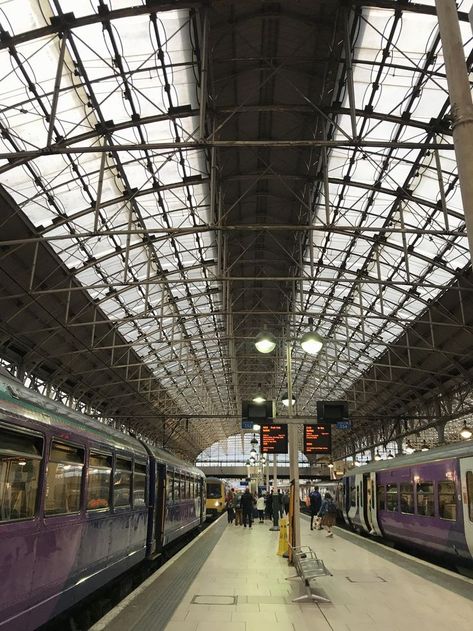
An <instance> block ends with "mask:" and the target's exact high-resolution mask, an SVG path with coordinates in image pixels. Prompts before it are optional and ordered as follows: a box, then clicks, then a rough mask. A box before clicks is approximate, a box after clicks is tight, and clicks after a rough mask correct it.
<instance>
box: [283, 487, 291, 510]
mask: <svg viewBox="0 0 473 631" xmlns="http://www.w3.org/2000/svg"><path fill="white" fill-rule="evenodd" d="M290 502H291V498H290V497H289V491H286V492H285V493H284V495H283V497H282V503H283V506H284V512H285V513H286V515H289V504H290Z"/></svg>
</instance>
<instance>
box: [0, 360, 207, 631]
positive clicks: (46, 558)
mask: <svg viewBox="0 0 473 631" xmlns="http://www.w3.org/2000/svg"><path fill="white" fill-rule="evenodd" d="M204 479H205V476H204V475H203V474H202V472H201V471H199V469H196V468H195V467H193V466H191V465H189V464H187V463H185V462H183V461H181V460H179V459H178V458H176V457H174V456H172V455H171V454H168V453H167V452H165V451H164V450H160V449H157V448H154V447H150V446H148V445H144V444H142V443H141V442H140V441H139V440H136V439H135V438H133V437H131V436H128V435H126V434H122V433H121V432H118V431H116V430H113V429H112V428H109V427H107V426H105V425H101V424H100V423H97V422H95V421H93V420H92V419H90V418H88V417H86V416H84V415H81V414H77V413H75V412H73V411H72V410H70V409H69V408H67V407H65V406H63V405H62V404H60V403H56V402H54V401H51V400H50V399H47V398H46V397H43V396H41V395H39V394H37V393H34V392H32V391H30V390H28V389H27V388H25V387H24V386H23V385H22V384H20V383H19V382H17V381H16V380H15V379H13V378H11V377H10V376H9V375H8V376H7V375H4V374H3V372H2V374H0V574H1V576H2V590H0V629H1V630H2V631H4V630H5V631H6V630H8V631H16V630H18V631H19V630H21V631H27V630H29V629H35V628H37V627H38V626H40V625H41V624H43V623H45V622H46V621H48V620H50V619H51V618H53V617H54V616H56V615H58V614H59V613H61V612H62V611H64V610H65V609H68V608H69V607H71V606H72V605H73V604H75V603H76V602H78V601H79V600H81V599H82V598H84V597H85V596H87V595H88V594H90V593H92V592H93V591H95V590H96V589H98V588H99V587H102V586H103V585H104V584H106V583H108V582H109V581H110V580H112V579H113V578H115V577H116V576H118V575H119V574H121V573H123V572H124V571H126V570H127V569H129V568H131V567H132V566H134V565H136V564H138V563H140V562H142V561H144V560H145V559H147V558H153V557H155V556H156V555H158V554H159V553H160V552H161V550H162V549H163V547H164V546H165V545H166V544H168V543H169V542H171V541H173V540H174V539H176V538H177V537H180V536H181V535H182V534H184V533H186V532H188V531H190V530H192V529H194V528H196V527H197V526H199V525H200V524H201V523H202V522H203V520H204V519H205V507H204V496H205V492H204V482H203V481H204Z"/></svg>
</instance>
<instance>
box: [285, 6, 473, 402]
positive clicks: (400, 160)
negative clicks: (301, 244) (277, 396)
mask: <svg viewBox="0 0 473 631" xmlns="http://www.w3.org/2000/svg"><path fill="white" fill-rule="evenodd" d="M423 4H430V5H434V1H433V0H432V1H431V2H425V3H423ZM470 5H471V2H463V3H461V7H460V8H461V9H462V10H464V11H465V10H466V11H468V10H469V9H470ZM461 30H462V35H463V39H464V43H465V54H466V56H467V57H468V54H469V52H470V51H471V40H472V37H471V26H470V24H469V23H465V22H463V23H461ZM352 69H353V86H354V99H355V100H354V106H355V107H356V110H357V111H360V110H362V111H363V115H357V116H355V120H354V124H355V126H356V130H355V131H356V136H357V137H358V138H359V139H360V140H366V141H370V140H372V141H393V143H395V145H400V144H401V143H402V142H415V143H419V145H420V146H419V148H410V149H405V148H402V146H394V147H387V148H379V147H377V148H373V149H370V148H351V147H350V148H335V149H333V150H330V151H329V152H328V168H327V172H328V181H327V183H326V188H325V189H324V188H323V187H319V189H318V191H317V196H316V200H317V202H316V206H315V221H314V226H316V228H317V231H314V232H313V233H312V239H309V241H308V243H307V247H306V251H305V259H306V262H305V266H304V267H305V271H306V273H307V276H309V277H311V280H310V281H304V282H303V288H302V292H303V301H304V306H305V308H306V309H307V310H308V311H309V312H314V314H320V315H318V317H314V325H315V328H316V330H317V331H318V332H319V333H320V334H321V335H322V336H323V337H325V339H326V344H325V346H324V349H323V351H322V352H321V355H320V356H319V357H318V358H317V360H315V362H313V361H312V362H308V361H307V359H306V358H303V357H302V356H301V355H300V354H299V355H297V358H298V360H299V364H298V380H299V384H300V386H301V387H302V388H303V393H304V395H305V396H304V395H303V396H301V397H300V399H301V403H302V406H305V408H306V409H307V408H308V407H309V408H310V407H311V402H312V404H313V397H314V395H315V394H316V396H317V398H322V399H330V398H338V397H341V396H344V395H345V393H346V392H347V390H349V388H350V387H351V386H352V384H353V383H354V382H355V381H356V379H357V377H359V376H361V374H362V373H363V372H364V371H365V370H366V368H367V367H368V366H369V365H370V364H371V363H372V362H373V361H374V360H376V358H378V357H379V356H380V355H381V354H382V353H383V352H385V351H386V349H387V347H388V345H389V343H391V342H393V341H395V340H396V339H397V338H398V337H399V336H400V334H401V333H402V331H403V330H404V329H406V328H407V327H409V326H410V325H411V324H412V323H413V322H414V321H415V319H416V318H417V317H418V316H419V315H420V314H421V313H422V312H423V311H424V310H425V309H426V306H427V304H428V301H430V300H433V299H435V298H436V297H438V296H439V294H440V293H441V292H443V291H444V289H445V287H446V286H448V285H449V284H451V283H452V282H453V281H454V279H455V277H456V274H457V271H458V270H461V269H463V268H465V267H467V266H468V265H469V264H470V253H469V250H468V243H467V238H466V234H465V224H464V217H463V208H462V202H461V197H460V189H459V185H458V178H457V172H456V162H455V154H454V152H453V150H450V149H439V150H434V149H430V148H429V147H428V146H427V145H428V144H429V143H432V142H438V143H447V144H451V132H450V131H447V132H445V133H442V132H441V131H435V125H432V124H431V123H432V121H442V120H443V119H444V118H445V116H446V114H447V113H448V111H449V105H448V92H447V84H446V78H445V68H444V60H443V54H442V49H441V45H440V39H439V33H438V26H437V18H436V16H434V15H432V16H429V15H422V16H419V15H418V14H416V13H408V12H405V13H403V14H402V16H401V17H399V14H397V12H396V10H395V8H392V9H386V8H376V7H365V8H363V12H362V16H361V19H360V22H359V25H358V29H357V31H356V34H355V37H354V41H353V48H352ZM336 99H337V100H338V101H340V102H341V106H342V108H347V109H349V108H350V94H349V89H348V84H347V83H345V84H344V85H343V86H342V87H341V88H340V89H339V92H338V94H337V97H336ZM367 112H368V115H367ZM370 113H371V114H372V115H371V116H370ZM383 117H386V118H387V119H388V120H384V119H383ZM351 124H352V122H351V117H350V115H349V114H344V115H339V116H337V117H334V119H333V120H332V121H331V125H330V128H329V135H330V136H331V137H332V138H334V139H346V138H350V137H352V134H353V128H352V127H351ZM325 194H326V195H327V200H328V202H329V203H328V205H327V204H326V203H325V202H326V201H327V200H326V199H325ZM311 250H312V251H311ZM303 322H304V318H302V317H300V318H298V319H297V320H296V325H297V327H298V328H301V329H302V328H303V326H304V324H303Z"/></svg>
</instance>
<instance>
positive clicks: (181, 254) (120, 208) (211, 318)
mask: <svg viewBox="0 0 473 631" xmlns="http://www.w3.org/2000/svg"><path fill="white" fill-rule="evenodd" d="M133 4H134V3H131V2H109V3H102V10H105V9H106V8H107V7H109V8H110V9H112V10H113V9H120V8H122V7H127V6H133ZM19 5H20V2H15V3H12V2H0V21H1V24H2V29H3V30H6V31H8V32H9V33H10V34H19V33H24V32H28V31H32V30H34V29H38V28H40V27H42V26H44V25H46V24H48V23H49V18H50V16H58V15H61V14H67V13H68V12H71V11H72V12H74V16H75V18H80V17H81V16H83V15H90V14H91V13H92V14H93V12H95V11H97V10H98V9H97V7H96V6H95V4H94V3H89V2H82V3H77V2H69V1H61V2H50V3H42V4H40V3H37V2H21V5H22V6H21V7H20V6H19ZM99 8H100V7H99ZM193 29H194V24H193V23H192V20H191V17H190V12H189V11H188V10H181V11H167V12H163V13H159V14H151V19H150V15H149V13H148V11H145V12H143V13H142V14H138V15H134V16H130V15H127V16H126V17H123V18H118V19H114V20H113V21H111V22H110V23H109V24H107V23H104V24H102V23H100V22H96V23H92V24H87V25H84V26H81V27H80V28H79V27H76V28H73V29H72V30H71V31H69V34H68V37H67V41H65V40H64V38H60V37H58V36H56V35H53V36H50V35H47V36H45V37H37V38H34V39H32V40H31V41H27V42H25V43H22V44H18V45H16V46H15V48H14V54H11V51H9V50H8V49H3V50H2V51H1V54H0V68H1V69H2V70H1V71H0V93H1V95H2V97H1V104H0V108H1V109H0V117H1V118H0V120H1V121H2V129H3V130H5V131H4V133H3V137H2V138H1V139H0V146H1V151H3V152H8V153H14V152H15V151H18V150H30V149H31V150H33V149H38V148H41V147H45V146H47V145H48V144H50V143H49V142H48V140H52V142H53V143H54V142H58V143H60V144H62V145H64V146H66V147H74V146H77V145H80V147H85V148H86V149H88V151H87V153H82V152H78V153H74V154H67V153H66V154H64V155H48V156H47V157H39V158H37V159H35V160H34V161H29V162H27V163H26V164H23V165H21V166H17V167H16V168H11V164H10V163H9V161H8V160H6V159H2V160H1V161H0V169H1V167H3V169H1V171H2V172H1V176H0V182H1V183H2V185H3V186H4V187H5V189H6V190H7V191H8V192H9V193H10V195H11V196H12V197H13V199H14V200H15V201H16V202H17V203H18V206H19V208H20V209H21V211H22V212H23V213H25V215H26V216H27V217H28V219H29V221H30V222H31V223H32V224H33V225H34V227H35V228H36V229H37V230H38V232H39V234H40V235H41V236H42V237H43V238H44V239H47V240H49V242H50V243H51V245H52V247H53V248H54V249H55V251H56V252H57V253H58V255H59V256H60V258H61V259H62V261H63V262H64V263H65V265H66V266H67V267H68V268H69V270H71V271H72V272H73V273H74V274H75V276H76V278H77V279H78V280H79V281H80V283H81V284H82V285H83V286H84V287H86V288H87V290H88V292H89V294H90V296H91V297H92V298H93V299H94V300H95V301H96V302H97V303H98V304H100V307H101V309H102V310H103V311H104V312H105V314H106V315H107V316H108V317H109V318H110V320H111V321H112V322H116V323H117V324H116V329H117V331H118V332H120V333H121V334H123V336H124V337H125V339H126V340H128V341H129V342H130V344H131V347H132V348H133V349H134V350H135V351H136V352H137V353H138V354H139V355H140V356H141V357H142V358H143V360H144V361H145V362H146V364H147V365H148V366H149V367H151V368H152V369H153V370H155V371H156V374H159V379H160V381H161V383H162V385H163V386H164V387H165V388H166V389H167V390H168V391H169V393H170V394H171V396H172V397H173V399H174V400H175V402H176V403H177V404H178V405H180V406H182V407H184V408H188V407H189V406H190V407H191V408H192V409H193V410H194V411H195V412H204V411H207V412H209V413H211V412H212V407H213V406H215V407H216V408H219V409H220V407H221V405H222V396H223V395H222V394H221V393H220V390H219V388H218V387H217V383H220V384H221V383H222V382H224V379H223V375H224V372H225V360H224V358H223V350H222V346H223V344H222V343H221V340H220V339H219V338H220V330H221V325H220V321H219V317H218V316H216V315H213V312H218V311H219V308H220V301H221V298H220V291H219V286H218V284H217V283H216V282H215V281H214V280H212V277H213V276H215V237H214V235H213V234H212V233H210V232H208V231H205V232H195V231H194V230H193V228H194V227H195V226H197V225H202V224H208V223H210V216H209V212H210V208H209V184H208V170H207V161H206V156H205V155H204V153H203V151H202V150H201V149H198V148H191V149H181V148H179V149H177V150H176V149H173V148H170V149H169V150H164V149H163V150H161V149H148V148H147V145H150V144H154V145H156V144H158V145H159V144H164V143H170V144H171V145H172V144H174V143H182V144H184V143H186V142H187V141H193V140H195V139H196V138H197V137H198V133H199V115H198V114H199V112H198V101H199V94H198V86H197V77H198V58H197V53H196V42H195V41H194V39H193V38H194V37H195V33H194V30H193ZM61 55H63V57H64V63H63V65H62V66H61V64H60V58H61ZM58 64H59V65H58ZM58 67H59V72H57V69H58ZM55 85H56V89H55ZM58 87H59V89H58V90H57V88H58ZM56 94H58V96H57V100H55V97H56ZM51 111H55V116H54V119H52V120H51V117H50V116H49V112H51ZM127 144H138V145H140V146H142V148H141V149H139V150H136V151H121V150H117V151H109V152H108V151H107V152H103V151H94V149H98V148H100V147H102V146H104V145H107V146H108V145H113V146H114V147H118V148H120V147H121V146H122V145H127ZM158 322H159V324H158ZM208 337H211V340H210V341H209V342H208V343H204V341H202V340H206V339H207V338H208ZM163 367H164V373H163V372H162V368H163ZM189 373H192V377H190V376H189ZM204 373H205V374H206V375H211V376H212V378H211V379H205V380H204V379H203V377H202V375H203V374H204ZM201 388H204V390H206V392H207V398H202V397H201V396H200V394H199V395H198V394H197V393H198V390H199V389H201ZM209 406H210V409H209ZM204 408H205V409H204Z"/></svg>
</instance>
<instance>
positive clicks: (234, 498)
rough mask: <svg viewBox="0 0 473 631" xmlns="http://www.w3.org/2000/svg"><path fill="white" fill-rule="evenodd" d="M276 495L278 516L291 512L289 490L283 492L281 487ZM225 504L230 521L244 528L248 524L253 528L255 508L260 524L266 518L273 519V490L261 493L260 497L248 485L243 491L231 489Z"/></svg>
mask: <svg viewBox="0 0 473 631" xmlns="http://www.w3.org/2000/svg"><path fill="white" fill-rule="evenodd" d="M276 497H277V501H276V509H277V510H278V517H283V516H284V515H285V514H286V515H287V513H288V512H289V493H288V492H287V491H286V492H284V493H282V492H281V489H278V491H277V494H276ZM225 505H226V509H227V517H228V523H229V524H233V523H235V526H242V525H243V527H244V528H246V527H247V526H248V527H249V528H251V526H252V524H253V514H254V510H255V509H256V511H257V514H258V520H259V523H260V524H264V521H265V519H270V520H272V519H273V510H274V502H273V491H272V490H271V491H270V492H269V493H265V494H263V493H260V494H259V497H258V498H256V497H255V495H253V493H251V492H250V489H249V488H248V487H247V488H246V489H245V491H244V492H243V493H242V492H241V491H239V490H236V491H235V489H230V490H229V491H228V493H227V496H226V498H225Z"/></svg>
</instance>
